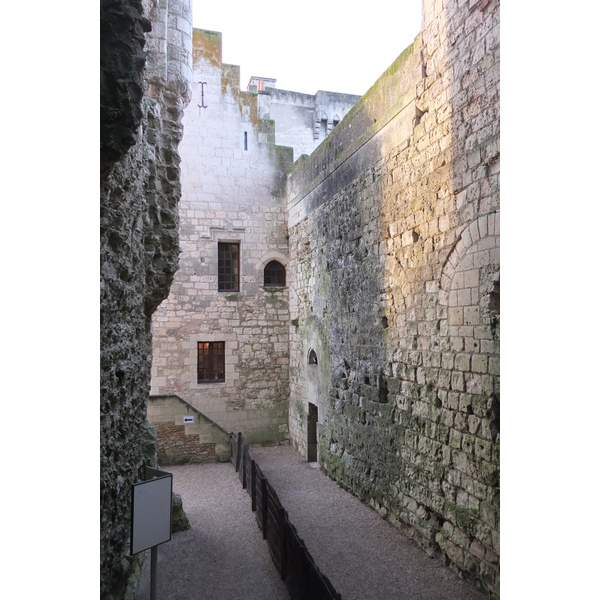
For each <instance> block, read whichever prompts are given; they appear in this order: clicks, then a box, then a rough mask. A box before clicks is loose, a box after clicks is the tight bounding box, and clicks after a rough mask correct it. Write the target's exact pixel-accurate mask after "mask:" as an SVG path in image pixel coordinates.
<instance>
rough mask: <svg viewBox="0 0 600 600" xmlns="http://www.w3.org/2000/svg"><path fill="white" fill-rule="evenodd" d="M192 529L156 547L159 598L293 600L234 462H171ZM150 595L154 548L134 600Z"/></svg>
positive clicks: (147, 597)
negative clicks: (276, 567) (258, 523)
mask: <svg viewBox="0 0 600 600" xmlns="http://www.w3.org/2000/svg"><path fill="white" fill-rule="evenodd" d="M164 470H165V471H167V472H169V473H173V491H174V492H176V493H178V494H181V498H182V501H183V509H184V511H185V514H186V515H187V517H188V519H189V521H190V525H191V529H188V530H187V531H182V532H178V533H175V534H173V536H172V538H171V541H169V542H166V543H164V544H161V545H160V546H159V547H158V563H157V599H158V600H289V594H288V592H287V589H286V586H285V583H284V582H283V581H282V580H281V578H280V577H279V574H278V573H277V571H276V569H275V566H274V565H273V561H272V560H271V555H270V554H269V550H268V547H267V543H266V541H265V540H263V538H262V533H261V532H260V530H259V529H258V525H257V523H256V517H255V513H253V512H252V510H251V501H250V496H249V495H248V492H247V491H246V490H244V489H242V484H241V483H240V481H239V479H238V476H237V473H236V472H235V468H234V466H233V465H232V464H231V463H211V464H203V465H183V466H168V467H164ZM149 599H150V551H148V552H147V555H146V559H145V561H144V566H143V568H142V574H141V578H140V582H139V584H138V589H137V593H136V595H135V600H149Z"/></svg>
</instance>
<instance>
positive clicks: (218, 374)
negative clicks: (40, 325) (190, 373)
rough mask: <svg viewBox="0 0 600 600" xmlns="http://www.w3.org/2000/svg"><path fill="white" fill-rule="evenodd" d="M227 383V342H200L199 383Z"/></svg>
mask: <svg viewBox="0 0 600 600" xmlns="http://www.w3.org/2000/svg"><path fill="white" fill-rule="evenodd" d="M220 381H225V342H198V383H215V382H220Z"/></svg>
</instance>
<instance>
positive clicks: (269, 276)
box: [265, 260, 285, 287]
mask: <svg viewBox="0 0 600 600" xmlns="http://www.w3.org/2000/svg"><path fill="white" fill-rule="evenodd" d="M284 285H285V267H284V266H283V265H282V264H281V263H279V262H277V261H276V260H272V261H271V262H270V263H269V264H268V265H267V266H266V267H265V287H283V286H284Z"/></svg>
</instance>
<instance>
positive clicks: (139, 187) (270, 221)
mask: <svg viewBox="0 0 600 600" xmlns="http://www.w3.org/2000/svg"><path fill="white" fill-rule="evenodd" d="M105 4H106V6H107V8H106V11H107V14H108V13H109V12H110V11H109V10H108V5H109V3H103V7H104V5H105ZM119 4H120V3H119V2H116V3H113V4H112V5H111V7H112V10H114V6H118V5H119ZM123 4H125V3H123ZM131 4H133V5H135V7H136V10H137V12H136V11H133V13H132V14H126V15H125V17H124V18H123V21H124V22H127V23H129V25H128V26H129V27H130V30H131V31H132V32H133V33H134V34H135V35H133V36H132V35H129V33H128V34H127V36H125V37H128V39H131V40H133V41H132V42H131V44H132V45H133V46H136V44H138V45H139V48H138V47H137V46H136V47H135V48H131V49H130V50H131V52H130V58H131V56H133V59H132V60H133V64H134V67H135V68H131V69H127V68H124V71H125V72H129V73H133V76H132V79H133V81H132V82H130V83H131V85H129V86H128V87H127V89H128V90H129V94H130V97H129V99H127V98H126V99H123V98H121V97H120V96H119V95H118V94H117V95H116V97H115V98H113V100H114V104H115V105H116V106H118V107H120V108H119V110H121V113H122V114H123V115H124V116H125V117H126V119H125V120H126V122H125V123H124V124H121V125H122V126H118V125H119V124H118V123H117V124H116V126H115V127H113V128H112V129H111V128H108V129H107V132H106V135H104V132H103V138H102V139H103V142H104V140H107V143H106V145H105V146H106V147H103V180H102V201H103V205H102V206H103V216H102V219H103V220H102V227H103V228H102V236H103V237H102V241H103V251H102V257H103V270H102V274H103V285H104V287H103V300H102V302H103V304H102V306H103V324H102V327H103V371H102V386H103V387H102V389H103V392H102V393H103V396H102V440H103V446H102V465H103V466H102V469H103V471H102V492H101V493H102V506H103V513H102V526H103V537H102V553H103V554H102V569H103V585H105V589H106V590H107V592H106V594H105V597H110V595H109V593H108V591H109V590H113V589H117V588H118V586H119V581H118V580H119V577H121V575H122V573H121V571H123V570H124V569H125V567H124V566H123V562H122V560H121V558H122V555H123V554H124V552H125V551H124V548H125V545H126V540H127V519H128V517H127V515H126V510H127V504H128V501H127V499H126V498H125V495H126V494H127V493H128V490H129V486H130V484H131V482H132V481H133V480H135V479H136V477H137V474H138V472H139V469H140V466H141V465H142V464H143V457H142V449H141V446H142V443H143V433H142V429H143V428H142V425H143V423H144V418H145V414H146V413H145V411H146V402H147V396H148V391H150V401H149V403H148V412H147V416H148V420H149V421H151V422H153V423H155V424H156V426H157V430H158V435H159V443H162V444H164V443H165V439H166V436H171V437H170V439H171V441H173V439H175V438H176V440H175V441H174V442H173V444H174V447H175V446H177V445H178V444H183V445H185V444H187V442H184V438H186V437H187V438H191V437H194V436H195V440H196V441H195V442H194V443H190V444H189V447H188V446H186V448H188V450H189V449H190V448H191V450H190V452H191V453H192V454H193V453H194V452H196V454H202V457H203V459H204V458H208V459H211V458H212V459H215V458H217V457H218V456H219V454H220V452H221V451H222V446H223V443H222V438H219V436H222V434H223V430H225V431H235V432H237V431H240V432H242V433H243V435H244V437H245V438H246V439H247V440H248V441H249V442H250V443H257V444H259V443H260V444H271V443H291V444H292V445H293V446H294V447H295V448H296V449H297V450H298V451H299V452H300V453H301V454H302V455H303V456H305V457H306V458H307V460H310V461H318V463H319V465H320V468H321V469H323V470H324V471H325V472H326V473H327V474H328V475H329V476H330V477H331V478H332V479H334V480H336V481H337V482H338V483H339V484H340V485H341V486H343V487H344V488H345V489H347V490H349V491H350V492H352V493H353V494H356V495H357V496H358V497H359V498H361V499H362V500H363V501H364V502H366V503H368V504H369V505H370V506H372V507H373V508H374V509H375V510H377V511H378V512H379V514H380V515H381V516H382V517H383V518H386V519H388V520H389V521H390V522H392V523H394V524H395V525H396V526H398V527H399V528H401V529H402V530H403V531H404V532H405V533H406V534H407V535H409V536H411V537H412V538H413V539H414V540H415V541H416V542H417V543H418V544H420V545H421V546H422V547H423V548H424V549H425V550H426V551H427V552H428V553H430V554H431V555H432V556H440V557H442V558H443V559H444V560H446V562H447V563H448V564H450V565H452V566H453V567H454V568H455V569H457V570H459V571H460V572H462V573H463V574H464V575H465V576H466V577H468V578H469V579H470V580H471V581H472V582H473V583H475V584H476V585H478V586H479V587H481V588H482V589H484V590H486V591H488V592H489V593H490V595H491V596H492V597H496V598H497V597H499V554H500V549H499V519H500V516H499V499H500V492H499V486H500V483H499V473H500V467H499V450H500V370H499V362H500V349H499V346H500V256H499V252H500V251H499V248H500V242H499V240H500V204H499V172H500V152H499V150H500V148H499V136H500V125H499V123H500V117H499V105H500V99H499V86H500V82H499V78H500V71H499V69H500V46H499V27H500V25H499V14H500V3H499V0H423V26H422V30H421V32H420V33H419V34H418V35H417V37H416V38H415V40H414V42H413V44H412V45H411V46H409V47H408V48H406V49H405V50H404V51H403V52H402V53H401V54H400V55H399V56H398V58H397V59H396V61H394V63H393V64H392V65H390V67H389V68H388V69H387V70H386V72H385V73H383V74H382V75H381V77H380V78H379V79H378V80H377V81H376V82H374V85H373V86H372V88H371V89H370V90H369V91H368V92H367V93H366V94H365V95H364V96H363V97H361V98H358V97H354V96H349V95H346V94H337V93H333V92H325V91H319V92H317V93H316V94H315V95H310V94H299V93H296V92H291V91H287V90H279V89H277V87H276V81H275V80H274V79H268V78H264V77H253V78H252V79H251V81H250V83H249V85H248V88H247V91H241V89H240V81H239V68H238V67H236V66H232V65H226V64H223V63H222V60H221V36H220V34H219V33H216V32H210V31H202V30H194V31H193V39H192V31H191V12H190V10H189V2H188V1H187V0H185V1H182V2H173V0H171V2H170V4H169V3H163V2H162V1H159V0H156V1H152V0H147V1H146V0H144V1H143V2H132V3H131ZM138 5H139V6H138ZM134 13H135V14H134ZM120 16H121V17H123V15H120ZM109 17H110V18H109ZM109 17H107V21H109V22H111V27H114V18H112V17H111V15H109ZM111 19H112V20H111ZM150 25H152V33H149V29H150ZM130 30H127V32H129V31H130ZM144 32H146V33H145V34H144ZM186 32H187V33H186ZM103 36H104V34H103ZM144 39H147V44H148V46H147V48H148V50H149V52H150V53H149V56H151V57H153V58H152V60H150V59H149V60H148V68H147V71H145V72H144V71H143V69H142V65H141V64H140V54H139V52H140V51H141V50H140V49H141V48H143V46H144ZM165 40H166V41H167V42H168V41H169V40H170V43H165ZM108 51H109V49H107V50H106V52H107V53H108ZM103 52H104V50H103ZM136 57H137V59H136ZM192 58H193V68H192V69H191V70H190V65H191V64H192V60H191V59H192ZM114 62H115V64H117V63H118V64H121V61H120V60H117V61H114ZM142 63H143V61H142ZM126 66H127V65H125V67H126ZM107 71H108V69H107ZM123 77H124V75H123V73H121V74H116V75H115V81H119V80H121V81H122V80H123ZM132 90H133V91H134V92H135V90H138V93H137V95H136V94H135V93H134V94H133V96H135V97H133V98H132V97H131V96H132ZM128 101H131V102H130V103H129V104H128ZM113 114H114V113H112V112H110V111H109V112H108V113H107V116H106V122H107V123H108V124H109V125H110V124H111V121H110V118H112V117H111V115H113ZM104 119H105V117H104V116H103V121H104ZM113 124H114V123H113ZM181 124H183V133H182V128H181ZM123 132H125V133H126V134H127V135H126V136H125V137H123V136H122V133H123ZM180 140H181V143H179V141H180ZM178 147H179V150H177V148H178ZM178 152H179V154H180V155H181V187H179V186H180V181H179V180H180V169H179V159H178ZM180 195H181V201H180V202H178V198H179V196H180ZM177 255H179V259H177ZM177 260H179V267H178V268H177ZM171 282H172V283H171ZM169 289H170V291H169ZM167 294H168V296H167ZM150 319H151V320H152V322H151V331H150ZM150 333H152V339H151V335H150ZM150 344H152V352H151V354H152V364H151V366H150V359H149V357H150ZM188 414H193V415H194V416H195V417H196V419H197V420H196V423H194V425H184V422H183V416H185V415H188ZM200 421H201V422H202V426H203V427H205V426H206V427H207V432H205V433H202V435H200V436H199V435H198V433H197V432H196V430H195V429H194V427H196V426H198V423H199V422H200ZM211 428H212V430H213V433H211V432H210V430H211ZM175 429H178V430H179V431H180V433H177V434H175V433H173V432H174V430H175ZM203 431H204V430H203ZM186 434H187V435H186ZM177 436H179V437H177ZM211 436H213V437H211ZM219 447H221V450H219ZM188 458H189V456H188ZM103 590H104V588H103ZM115 597H116V596H115Z"/></svg>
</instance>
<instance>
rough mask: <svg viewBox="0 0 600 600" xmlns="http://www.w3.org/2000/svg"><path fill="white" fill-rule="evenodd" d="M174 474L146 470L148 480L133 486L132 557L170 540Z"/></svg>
mask: <svg viewBox="0 0 600 600" xmlns="http://www.w3.org/2000/svg"><path fill="white" fill-rule="evenodd" d="M172 493H173V475H172V474H171V473H166V472H165V471H159V470H158V469H150V468H146V480H145V481H140V482H138V483H134V484H133V487H132V498H131V554H132V555H133V554H137V553H138V552H142V551H143V550H147V549H148V548H152V547H153V546H158V545H159V544H162V543H164V542H168V541H169V540H170V539H171V497H172Z"/></svg>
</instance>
